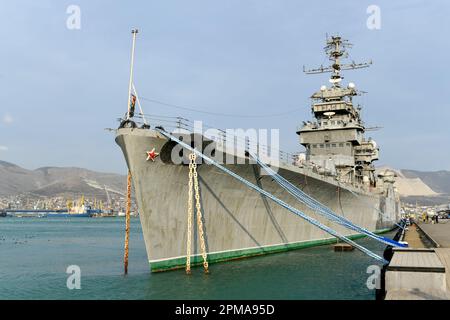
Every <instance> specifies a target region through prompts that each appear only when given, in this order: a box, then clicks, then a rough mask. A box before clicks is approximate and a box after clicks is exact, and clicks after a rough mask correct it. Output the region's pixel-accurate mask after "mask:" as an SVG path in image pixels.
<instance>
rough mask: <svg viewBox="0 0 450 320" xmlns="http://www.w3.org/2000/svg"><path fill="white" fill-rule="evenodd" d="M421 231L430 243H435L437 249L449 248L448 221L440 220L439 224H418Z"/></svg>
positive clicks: (449, 230)
mask: <svg viewBox="0 0 450 320" xmlns="http://www.w3.org/2000/svg"><path fill="white" fill-rule="evenodd" d="M419 228H420V229H422V231H423V232H424V233H426V234H427V236H428V237H430V238H431V240H432V241H434V242H436V244H437V245H438V247H442V248H450V221H449V220H448V219H445V220H444V219H441V220H439V223H435V224H432V223H420V224H419Z"/></svg>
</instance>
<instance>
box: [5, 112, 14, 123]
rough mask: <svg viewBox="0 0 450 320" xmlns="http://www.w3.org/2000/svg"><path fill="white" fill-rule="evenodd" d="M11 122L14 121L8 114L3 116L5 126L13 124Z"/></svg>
mask: <svg viewBox="0 0 450 320" xmlns="http://www.w3.org/2000/svg"><path fill="white" fill-rule="evenodd" d="M13 121H14V119H13V117H12V116H11V115H10V114H9V113H7V114H5V115H4V116H3V122H4V123H5V124H11V123H13Z"/></svg>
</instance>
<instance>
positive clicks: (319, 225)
mask: <svg viewBox="0 0 450 320" xmlns="http://www.w3.org/2000/svg"><path fill="white" fill-rule="evenodd" d="M156 130H157V131H158V132H159V133H161V134H162V135H163V136H165V137H166V138H167V139H169V140H172V141H174V142H176V143H178V144H179V145H181V146H182V147H184V148H186V149H188V150H190V151H192V152H193V153H195V154H196V155H197V156H199V157H201V158H203V159H204V160H205V161H206V162H208V163H210V164H212V165H214V166H215V167H217V168H219V169H220V170H222V171H224V172H225V173H227V174H229V175H230V176H232V177H233V178H235V179H237V180H239V181H241V182H242V183H244V184H245V185H247V186H248V187H249V188H251V189H253V190H255V191H258V192H259V193H261V194H263V195H264V196H266V197H267V198H269V199H271V200H272V201H274V202H275V203H277V204H278V205H280V206H282V207H283V208H285V209H287V210H289V211H290V212H292V213H294V214H295V215H297V216H299V217H301V218H303V219H304V220H306V221H308V222H309V223H311V224H313V225H315V226H316V227H318V228H319V229H321V230H323V231H325V232H327V233H329V234H331V235H332V236H334V237H336V238H339V239H341V240H342V241H344V242H346V243H348V244H350V245H351V246H353V247H355V248H357V249H358V250H360V251H362V252H363V253H365V254H367V255H368V256H370V257H372V258H374V259H376V260H378V261H380V262H382V263H383V264H388V261H387V260H385V259H384V258H382V257H380V256H379V255H377V254H375V253H374V252H372V251H370V250H368V249H366V248H365V247H363V246H361V245H359V244H357V243H356V242H354V241H352V240H350V239H349V238H347V237H345V236H343V235H341V234H339V233H338V232H337V231H335V230H333V229H331V228H329V227H327V226H326V225H324V224H322V223H321V222H319V221H317V220H315V219H313V218H311V217H309V216H308V215H306V214H305V213H304V212H302V211H300V210H298V209H296V208H294V207H292V206H290V205H289V204H287V203H285V202H284V201H282V200H280V199H278V198H277V197H275V196H274V195H272V194H271V193H269V192H267V191H265V190H263V189H261V188H260V187H258V186H256V185H254V184H253V183H251V182H249V181H247V180H246V179H244V178H242V177H241V176H239V175H238V174H236V173H234V172H233V171H230V170H228V169H227V168H225V167H224V166H222V165H220V164H219V163H217V162H216V161H214V160H212V159H211V158H209V157H208V156H206V155H204V154H203V153H202V152H200V151H198V150H196V149H195V148H192V147H191V146H190V145H188V144H186V143H184V142H182V141H181V140H179V139H178V138H176V137H174V136H172V135H171V134H169V133H167V132H165V131H163V130H161V129H159V128H156Z"/></svg>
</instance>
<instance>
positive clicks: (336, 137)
mask: <svg viewBox="0 0 450 320" xmlns="http://www.w3.org/2000/svg"><path fill="white" fill-rule="evenodd" d="M136 33H137V30H136V31H133V46H132V58H131V70H133V59H134V58H133V57H134V48H135V40H136ZM350 47H351V44H350V43H349V42H348V41H347V40H345V39H343V38H341V37H340V36H331V37H328V36H327V40H326V47H325V52H326V54H327V56H328V58H329V59H330V61H331V65H330V66H328V67H324V66H321V67H320V68H318V69H311V70H304V71H305V73H307V74H314V73H325V72H329V73H331V77H330V79H329V82H330V84H329V85H328V86H321V87H320V90H318V91H317V92H315V93H314V94H313V95H312V96H311V101H312V104H311V111H312V114H313V117H314V119H312V120H311V121H304V122H303V124H302V125H301V126H300V127H299V128H298V129H297V131H296V134H297V135H298V137H299V143H300V144H301V145H302V146H303V147H304V149H305V151H304V152H302V153H298V154H295V155H290V154H287V153H282V152H280V155H281V156H280V158H279V162H278V164H277V165H276V169H277V172H278V174H279V175H281V176H282V177H283V178H284V179H286V180H287V181H289V182H290V183H291V184H292V185H294V186H296V187H297V188H299V189H301V190H302V191H303V192H305V193H306V194H308V195H309V196H310V197H312V198H314V199H316V200H317V201H319V202H320V203H322V204H323V205H325V206H326V207H328V208H329V209H330V210H332V211H333V212H335V213H336V214H338V215H341V216H342V217H344V218H345V219H348V220H350V221H351V222H352V223H354V224H356V225H358V226H361V227H363V228H365V229H367V230H370V231H372V232H374V233H377V234H378V233H383V232H386V231H388V230H392V229H393V228H394V227H395V224H396V221H398V220H399V218H400V203H399V197H398V194H397V192H396V189H395V188H394V182H395V174H394V173H393V172H391V171H388V170H385V171H383V172H380V173H378V174H376V171H375V167H374V161H376V160H377V159H378V156H379V146H378V145H377V144H376V142H375V141H374V140H372V139H366V138H365V132H366V127H365V125H364V122H363V120H362V119H361V107H360V106H358V105H355V104H354V102H353V98H354V97H355V96H357V95H359V94H360V91H359V90H357V89H356V86H355V85H354V84H353V83H348V84H347V85H345V86H344V85H343V84H342V80H343V76H342V74H341V72H342V70H351V69H360V68H365V67H368V66H369V65H370V64H371V63H372V62H369V63H354V62H352V63H349V64H345V63H343V62H342V61H343V60H344V59H345V58H346V57H347V51H348V50H347V49H348V48H350ZM132 74H133V71H131V73H130V86H129V94H128V100H127V109H128V112H127V113H126V114H125V117H124V118H122V119H121V123H120V126H119V128H118V129H117V130H116V137H115V141H116V143H117V144H118V145H119V146H120V148H121V150H122V152H123V155H124V157H125V160H126V163H127V166H128V169H129V172H130V174H131V176H132V181H133V187H134V192H135V199H136V202H137V205H138V208H139V212H140V221H141V225H142V231H143V235H144V240H145V246H146V251H147V255H148V260H149V264H150V270H151V271H152V272H157V271H165V270H171V269H176V268H182V267H184V266H185V264H186V260H187V259H188V258H189V259H190V260H191V262H192V263H193V264H200V263H202V253H203V251H205V250H206V252H207V260H208V263H214V262H222V261H227V260H233V259H238V258H244V257H249V256H255V255H262V254H269V253H275V252H281V251H287V250H293V249H299V248H305V247H310V246H317V245H324V244H330V243H335V242H336V238H335V237H333V236H331V235H330V234H329V233H327V232H324V231H323V230H321V229H320V228H317V227H316V226H314V225H312V224H310V223H308V222H307V221H305V220H302V219H299V218H298V217H297V216H295V215H292V214H290V213H289V212H288V211H286V210H285V209H284V208H282V207H280V206H277V205H276V204H275V203H273V202H271V201H268V199H267V197H266V196H265V195H263V194H261V193H258V192H255V190H252V189H251V188H248V187H247V186H246V185H244V184H242V183H241V182H240V181H238V180H236V179H235V178H233V177H232V176H230V175H227V174H225V173H224V172H223V171H221V170H219V169H218V168H217V167H215V166H213V165H210V164H207V163H205V162H202V161H201V159H197V160H195V161H196V162H198V164H197V166H196V168H197V169H196V170H197V174H198V183H199V185H198V189H199V190H200V191H199V192H200V200H199V201H200V202H201V215H199V216H198V217H197V218H198V219H199V220H201V222H202V223H201V224H200V227H199V229H198V230H193V231H192V232H193V240H192V242H191V241H189V239H190V238H189V237H190V236H191V235H190V234H189V232H190V231H189V232H188V229H189V228H190V226H189V223H192V222H191V221H190V220H189V217H188V198H189V197H191V196H192V194H191V193H190V192H189V190H188V176H189V172H190V170H191V169H190V166H188V165H187V164H189V158H188V157H189V154H190V153H191V152H190V151H189V150H186V148H180V149H177V147H180V146H179V144H177V143H176V142H174V141H172V140H171V139H168V138H167V135H166V134H162V132H168V134H173V135H176V136H177V137H179V139H180V140H183V141H188V138H191V139H190V140H189V141H192V140H194V141H198V140H199V141H201V142H200V144H198V143H194V144H191V145H192V146H193V147H195V149H196V150H200V151H201V152H205V153H206V151H209V154H210V155H213V156H214V155H215V154H220V155H221V156H220V157H222V158H221V159H223V157H225V158H227V157H228V156H230V157H228V158H227V159H230V158H231V159H234V160H235V161H231V163H229V162H226V163H225V164H223V166H224V167H226V168H227V169H228V170H230V171H232V172H234V173H235V174H236V175H239V176H240V177H242V178H244V179H246V180H247V181H250V182H251V183H254V184H255V185H257V186H259V188H261V189H263V190H265V191H267V192H268V193H270V194H273V195H275V196H276V197H278V198H279V199H281V200H282V201H284V202H285V203H287V204H289V205H291V206H293V207H295V208H297V209H298V210H301V211H302V212H304V213H305V214H307V215H309V216H311V217H315V218H316V219H317V220H318V221H320V222H321V223H323V224H324V225H326V226H330V227H331V226H332V227H333V228H334V229H335V230H337V231H338V232H339V233H341V234H342V235H345V236H346V237H348V238H349V239H356V238H358V237H361V236H363V235H361V234H360V233H358V232H355V231H354V230H349V229H347V228H344V227H343V226H339V225H338V226H335V225H333V224H332V222H330V221H328V220H327V219H324V218H323V217H319V216H317V215H316V212H315V211H314V210H312V209H311V208H310V207H308V206H306V205H305V204H302V203H299V202H298V201H296V199H295V198H294V197H292V196H291V195H290V194H289V193H288V192H285V190H283V189H282V188H280V185H279V184H277V183H276V182H275V181H274V179H272V178H271V176H270V175H267V174H264V172H262V170H261V168H260V167H259V166H258V165H257V164H255V162H254V161H251V160H252V159H250V157H249V154H248V153H247V152H246V153H245V154H244V156H243V157H242V158H243V159H240V160H243V161H236V160H239V159H237V158H239V157H238V156H236V155H235V154H231V155H230V154H229V153H230V150H229V149H228V148H227V147H225V143H224V139H225V138H224V137H219V138H217V137H209V136H206V135H202V134H201V133H196V132H194V131H190V130H191V128H187V127H183V125H182V121H176V123H174V124H173V127H171V129H169V128H168V126H169V125H168V124H167V123H158V122H157V121H156V120H155V121H154V123H151V124H149V123H148V122H147V121H146V120H145V117H143V115H144V113H143V112H142V108H141V112H140V113H139V115H135V114H134V108H135V103H136V101H137V102H138V103H139V96H138V95H137V93H136V91H135V90H134V94H132V88H133V89H134V84H133V83H132ZM139 107H140V105H139ZM141 119H143V120H144V123H142V120H141ZM161 119H162V118H161ZM179 119H182V118H179ZM181 127H182V128H183V130H179V129H180V128H181ZM180 132H182V133H180ZM196 138H199V139H196ZM207 149H208V150H207ZM174 155H177V156H179V157H180V159H181V160H182V161H175V160H174ZM191 160H192V159H191ZM273 167H274V166H273ZM189 230H190V229H189ZM202 240H204V242H203V243H204V245H203V247H202ZM186 246H188V247H189V250H190V249H192V253H193V254H192V258H191V257H188V255H189V254H188V253H187V251H186V249H187V248H186Z"/></svg>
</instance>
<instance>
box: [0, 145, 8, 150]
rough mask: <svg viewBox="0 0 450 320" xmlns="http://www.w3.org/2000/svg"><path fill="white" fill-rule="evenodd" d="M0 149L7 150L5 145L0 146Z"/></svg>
mask: <svg viewBox="0 0 450 320" xmlns="http://www.w3.org/2000/svg"><path fill="white" fill-rule="evenodd" d="M0 151H8V147H7V146H0Z"/></svg>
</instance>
